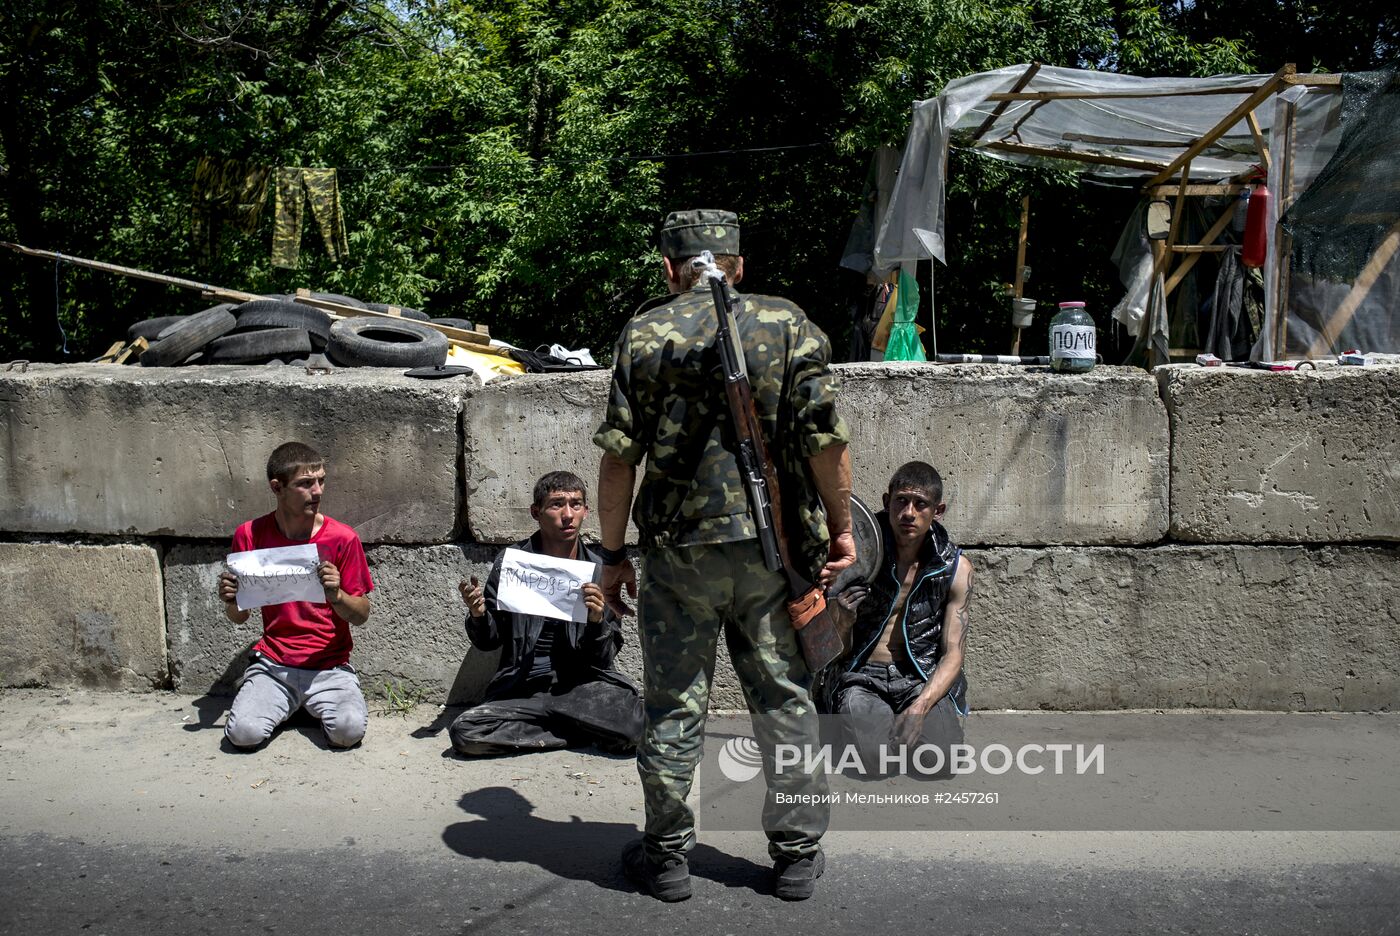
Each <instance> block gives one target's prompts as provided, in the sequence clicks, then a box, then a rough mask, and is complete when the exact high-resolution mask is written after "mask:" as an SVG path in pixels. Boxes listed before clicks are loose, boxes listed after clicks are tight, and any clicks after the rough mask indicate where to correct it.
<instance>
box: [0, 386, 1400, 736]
mask: <svg viewBox="0 0 1400 936" xmlns="http://www.w3.org/2000/svg"><path fill="white" fill-rule="evenodd" d="M838 372H839V373H840V376H841V377H842V380H843V390H842V398H841V399H842V402H841V407H842V411H843V413H844V415H845V416H846V418H847V420H848V421H849V422H850V424H851V428H852V433H853V435H854V444H853V446H852V453H853V461H854V464H855V470H856V491H857V493H859V494H861V495H862V496H864V497H865V498H866V499H867V500H868V501H870V502H871V503H878V501H879V495H880V493H881V491H882V489H883V487H884V484H885V482H886V480H887V479H888V476H889V474H890V473H891V472H892V471H893V470H894V468H895V467H897V465H898V464H900V463H901V462H903V461H905V460H908V459H910V458H924V459H926V460H930V461H932V462H933V464H935V465H936V466H937V467H939V468H940V470H941V471H942V472H943V474H944V478H945V481H946V484H947V489H948V499H949V502H950V509H949V515H948V518H947V524H948V526H949V528H950V530H951V531H952V532H953V534H954V536H955V538H956V539H958V540H959V541H960V542H962V543H964V544H965V545H968V546H972V547H974V548H972V549H971V550H970V551H969V556H970V558H971V560H972V561H973V562H975V563H976V564H977V567H978V578H977V585H976V597H975V598H974V603H973V631H972V635H971V637H970V639H969V663H968V670H969V678H970V680H971V682H972V693H971V701H972V704H973V706H974V707H975V708H1000V707H1014V708H1036V707H1048V708H1065V709H1093V708H1122V707H1129V708H1135V707H1149V708H1156V707H1183V706H1185V707H1190V706H1211V707H1216V706H1219V707H1236V708H1262V709H1282V710H1326V709H1345V710H1352V709H1378V708H1390V707H1393V705H1394V704H1395V699H1396V697H1397V690H1400V675H1397V668H1400V660H1397V659H1396V658H1395V654H1394V651H1393V648H1394V647H1395V646H1396V644H1397V641H1400V618H1397V616H1396V613H1395V612H1394V610H1392V609H1394V608H1396V607H1400V547H1388V546H1380V545H1375V542H1376V541H1379V540H1394V539H1400V506H1397V505H1400V495H1397V494H1396V493H1395V491H1397V490H1400V485H1397V484H1396V483H1395V482H1396V481H1397V480H1400V471H1397V469H1396V468H1395V467H1394V465H1393V464H1392V462H1396V458H1395V455H1396V453H1397V452H1398V451H1400V418H1397V416H1396V413H1395V409H1394V406H1393V402H1394V400H1395V399H1396V398H1400V393H1397V390H1400V387H1397V381H1400V368H1364V369H1363V368H1356V369H1345V370H1342V369H1333V370H1331V371H1326V372H1316V373H1304V374H1283V375H1279V374H1267V373H1256V372H1249V371H1235V370H1229V371H1225V372H1221V371H1214V370H1211V371H1206V370H1199V369H1193V368H1186V369H1183V368H1166V369H1162V370H1160V371H1159V372H1158V374H1157V377H1156V379H1155V380H1154V378H1153V377H1152V376H1149V375H1146V374H1142V373H1140V372H1137V371H1130V370H1124V369H1119V368H1096V369H1095V371H1093V372H1092V373H1091V374H1089V375H1085V376H1082V377H1071V376H1064V375H1049V374H1045V373H1043V372H1034V371H1031V372H1027V371H1026V370H1025V369H1020V370H1018V369H1013V368H1004V367H1003V368H998V367H979V366H959V367H931V366H926V365H925V366H917V365H903V364H883V365H842V366H839V367H838ZM607 382H608V374H607V373H606V372H601V371H600V372H595V373H583V374H573V375H552V376H527V377H522V378H517V379H512V380H507V381H501V382H499V383H492V384H491V385H489V386H488V387H485V388H475V389H466V388H468V387H469V384H468V382H467V381H464V380H457V381H447V382H439V383H433V382H419V381H414V380H412V379H409V378H404V377H402V376H401V375H399V374H396V373H394V372H385V371H355V372H351V371H340V372H336V373H335V374H334V375H332V376H330V377H309V376H307V375H305V374H304V373H302V372H300V371H295V370H293V369H290V368H288V369H285V370H277V369H266V370H263V369H257V368H203V369H197V370H196V369H189V370H167V371H151V370H147V371H143V370H141V369H139V368H121V367H111V366H107V365H77V366H72V365H70V366H62V367H60V366H40V367H35V368H33V369H32V370H31V371H30V372H28V373H23V374H22V373H17V372H11V373H6V374H3V375H0V531H6V532H17V533H20V534H40V535H49V534H52V533H57V532H64V531H73V535H70V536H68V537H65V539H68V540H80V539H81V538H82V537H90V536H93V535H99V534H113V533H119V532H125V533H130V532H133V531H135V532H139V533H142V534H148V535H159V536H161V537H165V538H164V539H161V540H158V541H154V542H142V543H113V544H109V545H89V544H86V543H83V542H38V541H33V542H30V541H25V542H10V543H3V544H0V628H4V631H3V633H0V638H3V639H0V684H8V685H16V684H49V685H80V684H81V685H100V686H106V687H111V688H152V687H160V686H165V685H169V684H173V685H174V686H175V688H177V689H178V690H179V691H181V692H187V693H195V694H207V693H211V692H212V693H226V692H228V691H230V690H231V688H232V685H233V683H234V681H235V680H236V679H237V677H238V675H239V674H240V673H241V671H242V667H243V663H244V660H243V651H245V650H246V648H247V647H248V646H249V645H250V644H251V643H252V642H253V640H254V639H255V638H256V636H257V634H258V633H259V632H260V624H259V622H258V620H257V618H256V617H255V618H254V619H253V620H252V621H251V622H250V623H249V624H248V625H245V626H244V627H241V628H235V627H233V626H232V625H230V624H229V623H228V622H227V620H226V619H225V618H224V617H223V615H222V612H221V609H220V607H219V604H218V602H217V599H216V597H215V593H214V582H215V578H216V576H217V574H218V569H219V567H220V565H221V563H222V559H223V556H224V554H225V553H226V551H227V548H228V546H227V544H228V538H229V535H230V534H231V532H232V529H233V527H234V525H236V524H237V523H238V522H239V521H241V520H243V519H246V518H248V517H251V516H255V515H257V514H261V513H264V512H266V511H267V510H269V509H271V506H272V498H271V495H270V493H269V492H268V491H267V489H266V482H265V480H264V475H263V467H262V466H263V463H264V461H265V459H266V456H267V454H268V452H269V451H270V449H271V448H272V446H273V445H275V444H276V443H278V442H280V441H283V440H285V439H286V438H292V437H299V438H302V439H304V440H306V441H308V442H310V443H312V444H314V445H317V446H318V447H320V448H322V449H323V450H324V451H325V452H326V453H327V454H328V455H329V456H330V457H331V459H332V462H331V470H330V477H331V483H330V493H329V495H328V498H327V508H328V510H329V512H330V513H331V514H332V515H333V516H336V517H338V518H339V519H342V520H345V521H347V522H350V523H351V524H352V525H355V526H356V527H357V528H358V530H359V531H360V534H361V536H362V538H363V539H364V540H365V541H366V544H367V547H368V554H369V557H370V562H371V568H372V571H373V574H374V576H375V579H376V582H377V583H378V588H377V589H376V592H375V595H374V598H373V605H374V613H373V615H372V617H371V619H370V622H369V624H368V625H367V626H366V627H365V628H363V629H362V630H361V631H360V632H359V633H358V634H357V636H356V641H357V646H356V651H355V655H354V658H353V659H354V662H355V664H356V666H357V667H359V669H360V671H361V674H362V677H363V682H364V684H365V688H366V690H367V691H368V692H370V694H372V695H373V694H374V693H375V692H377V691H381V690H382V687H383V685H384V684H385V683H388V684H389V685H391V686H393V687H394V688H395V690H396V691H402V692H405V693H407V694H410V695H412V694H415V693H417V694H421V695H422V696H423V697H424V698H425V699H427V700H430V701H437V702H442V701H451V702H466V701H472V700H474V699H475V698H478V697H479V696H480V693H481V691H482V689H484V686H485V683H486V680H487V679H488V678H489V676H490V674H491V673H492V672H493V671H494V667H495V662H496V659H495V658H496V655H495V654H494V653H491V654H481V653H477V652H476V651H474V650H471V649H470V648H469V646H468V643H467V641H466V638H465V635H464V634H463V633H462V628H461V618H462V610H461V607H460V602H459V601H458V599H457V597H456V594H455V584H456V582H457V580H458V579H459V578H460V577H462V576H465V575H470V574H477V575H478V576H479V577H484V576H485V574H486V570H487V569H488V567H489V565H490V562H491V560H492V559H493V558H494V556H495V554H496V552H497V550H498V549H499V545H493V544H499V543H506V542H511V541H513V540H515V539H518V538H520V537H522V536H524V535H526V534H527V533H529V532H530V531H531V530H532V529H533V522H532V521H530V519H529V512H528V501H529V496H530V488H531V486H532V485H533V483H534V481H535V479H536V478H537V477H538V476H539V475H541V474H543V473H544V472H546V471H549V470H553V469H556V468H569V469H572V470H574V471H575V472H577V473H578V474H580V475H581V476H582V477H583V478H584V479H585V481H586V482H587V483H588V484H589V486H590V487H592V486H593V485H594V483H595V482H596V466H597V459H598V452H597V449H596V448H594V447H593V446H592V443H591V436H592V433H593V430H594V428H595V427H596V425H597V423H598V421H599V420H600V419H601V416H602V410H603V401H604V396H605V393H606V388H607ZM1159 382H1160V383H1159ZM1159 390H1160V393H1161V397H1158V396H1157V393H1158V391H1159ZM1163 399H1165V401H1166V402H1165V404H1164V403H1163V402H1162V400H1163ZM1169 413H1170V423H1169V422H1168V414H1169ZM459 417H460V419H461V423H462V430H461V431H460V432H459V429H458V420H459ZM1168 427H1170V432H1171V445H1170V446H1168V444H1167V439H1168V434H1167V433H1168ZM459 440H460V444H461V449H460V458H461V460H460V465H459V448H458V446H459ZM1168 461H1170V466H1171V502H1170V511H1168V501H1167V497H1168V490H1167V480H1168V475H1167V466H1168ZM459 471H460V476H461V482H460V483H461V486H462V488H463V490H464V491H465V497H459V494H458V490H459V480H458V475H459ZM459 508H461V509H459ZM462 518H465V525H466V526H469V528H470V532H471V534H472V535H473V536H474V537H476V538H477V539H478V540H480V541H481V542H482V545H466V544H461V543H457V542H453V538H454V536H456V535H458V534H459V533H460V532H461V530H462V529H463V525H464V520H463V519H462ZM1168 518H1170V535H1171V537H1173V538H1175V539H1177V540H1184V541H1187V542H1194V541H1196V540H1202V541H1205V540H1210V541H1213V542H1203V543H1202V544H1201V545H1172V544H1170V543H1163V542H1162V540H1161V538H1162V536H1163V533H1164V531H1166V530H1167V529H1168ZM596 529H597V527H596V524H592V523H590V524H589V525H587V526H586V527H585V530H586V531H589V532H593V531H596ZM11 538H12V539H24V536H20V537H11ZM1261 541H1274V542H1273V544H1267V543H1266V544H1265V545H1253V544H1254V543H1259V542H1261ZM1294 541H1297V542H1298V543H1299V545H1291V543H1293V542H1294ZM1358 541H1364V542H1365V543H1367V544H1359V543H1358ZM1053 544H1063V545H1053ZM1350 544H1356V545H1350ZM1125 546H1130V547H1134V548H1124V547H1125ZM977 547H981V548H977ZM158 556H159V557H160V562H159V563H158V562H157V557H158ZM162 599H163V600H162ZM167 631H168V635H169V651H168V658H167V652H166V644H165V641H166V633H167ZM626 634H627V643H626V646H625V648H624V650H623V653H622V655H621V657H620V667H621V668H622V669H623V670H624V672H628V673H629V674H631V675H632V676H634V677H640V654H639V651H638V646H637V641H636V634H635V623H634V622H633V621H632V620H629V621H628V624H627V632H626ZM720 656H721V662H720V665H719V667H718V668H717V671H716V674H715V687H714V691H713V696H712V705H713V706H714V707H715V708H717V709H737V708H742V707H743V700H742V697H741V694H740V692H739V689H738V686H737V683H736V681H735V679H734V675H733V671H732V668H731V667H730V666H729V664H728V662H727V658H725V656H724V653H723V647H722V645H721V650H720Z"/></svg>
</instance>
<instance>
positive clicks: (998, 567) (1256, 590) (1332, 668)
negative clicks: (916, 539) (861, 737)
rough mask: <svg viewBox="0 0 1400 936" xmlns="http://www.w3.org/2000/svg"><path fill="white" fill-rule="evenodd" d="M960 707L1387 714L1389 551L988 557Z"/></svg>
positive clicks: (1398, 661) (977, 559) (1394, 597)
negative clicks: (967, 704)
mask: <svg viewBox="0 0 1400 936" xmlns="http://www.w3.org/2000/svg"><path fill="white" fill-rule="evenodd" d="M968 555H969V557H970V558H971V560H972V562H973V563H974V567H975V569H976V575H975V581H976V584H975V589H974V592H975V594H974V598H973V601H972V609H971V634H970V636H969V637H968V648H969V649H968V664H967V670H968V679H969V682H970V684H971V686H970V689H969V691H968V698H969V701H970V703H971V705H972V706H973V707H974V708H1020V709H1024V708H1050V709H1115V708H1194V707H1210V708H1243V709H1268V710H1282V711H1326V710H1334V709H1335V710H1341V711H1365V710H1372V709H1385V710H1389V709H1393V708H1394V706H1395V704H1396V701H1397V699H1400V655H1397V654H1396V653H1395V647H1396V645H1397V644H1398V643H1400V616H1397V613H1396V610H1395V609H1396V608H1400V549H1397V548H1392V547H1366V546H1331V547H1325V548H1321V549H1317V548H1308V547H1303V546H1199V547H1189V546H1166V547H1159V548H1155V549H1113V548H1079V549H989V550H975V551H970V552H969V554H968Z"/></svg>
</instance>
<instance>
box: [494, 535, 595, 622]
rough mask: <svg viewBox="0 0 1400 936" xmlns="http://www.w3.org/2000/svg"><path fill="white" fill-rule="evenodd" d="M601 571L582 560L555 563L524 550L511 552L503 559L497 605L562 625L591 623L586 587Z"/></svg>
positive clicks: (563, 560) (564, 560)
mask: <svg viewBox="0 0 1400 936" xmlns="http://www.w3.org/2000/svg"><path fill="white" fill-rule="evenodd" d="M597 569H598V567H597V566H595V565H594V564H593V563H591V562H584V561H581V560H578V559H555V558H554V557H552V556H541V555H539V554H538V553H531V552H526V551H525V550H523V549H507V550H506V551H505V555H504V556H502V557H501V579H500V582H499V583H498V584H497V586H496V603H497V605H498V606H499V607H500V609H501V610H502V611H514V612H516V613H518V614H536V615H539V616H540V617H548V618H555V619H557V620H561V621H586V620H588V606H587V605H585V604H584V603H583V584H584V583H585V582H591V581H593V578H594V575H595V574H596V572H597Z"/></svg>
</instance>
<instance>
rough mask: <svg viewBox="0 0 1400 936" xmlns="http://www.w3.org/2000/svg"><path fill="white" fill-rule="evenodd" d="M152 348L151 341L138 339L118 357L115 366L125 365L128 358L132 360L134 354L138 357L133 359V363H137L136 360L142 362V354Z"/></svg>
mask: <svg viewBox="0 0 1400 936" xmlns="http://www.w3.org/2000/svg"><path fill="white" fill-rule="evenodd" d="M150 346H151V343H150V342H149V341H147V340H146V339H145V338H137V339H136V340H135V341H133V342H132V343H131V344H129V345H127V346H126V347H125V348H124V349H123V350H122V353H121V354H118V355H117V359H116V361H114V362H113V363H115V364H125V363H126V360H127V358H131V356H132V355H133V354H134V355H136V357H134V358H132V360H133V361H135V360H140V358H141V355H142V353H144V352H145V350H146V349H147V348H149V347H150Z"/></svg>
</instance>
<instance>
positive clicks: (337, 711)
mask: <svg viewBox="0 0 1400 936" xmlns="http://www.w3.org/2000/svg"><path fill="white" fill-rule="evenodd" d="M267 483H268V486H269V487H271V488H272V494H273V496H274V497H275V498H276V499H277V509H276V510H274V511H273V512H272V513H270V514H267V515H266V516H262V517H258V518H257V519H256V520H249V521H248V522H246V523H244V524H243V525H242V526H240V527H239V528H238V530H237V532H235V533H234V534H233V551H234V552H246V551H248V550H252V549H271V548H274V547H281V546H302V545H306V544H307V543H312V544H315V546H316V549H317V551H318V552H319V553H320V557H321V564H320V566H319V567H318V568H317V574H318V575H319V576H320V579H321V587H322V588H324V589H325V593H326V600H325V601H323V602H322V601H315V602H312V601H289V602H285V603H283V604H274V605H265V606H263V608H262V619H263V636H262V639H261V640H259V641H258V642H257V643H256V644H254V645H253V651H252V655H253V660H252V662H251V663H250V664H249V665H248V669H247V670H246V671H245V672H244V674H243V681H242V683H241V685H240V687H239V690H238V695H237V696H236V697H235V698H234V700H233V710H232V711H231V712H229V716H228V722H227V723H226V724H225V725H224V735H225V737H227V738H228V740H229V742H230V743H231V744H233V745H234V746H235V747H240V748H252V747H257V746H258V745H259V744H262V743H263V742H264V741H266V740H267V739H268V737H269V736H270V735H271V734H272V732H273V729H275V728H276V727H277V726H278V725H280V724H282V723H283V722H284V721H286V720H287V719H288V718H289V717H291V715H292V713H293V712H295V711H297V710H298V709H300V708H301V707H302V706H305V707H306V710H307V711H308V712H310V713H311V714H312V715H314V716H316V718H318V719H320V721H321V725H322V727H323V728H325V730H326V738H327V739H328V740H329V741H330V743H331V744H332V745H333V746H335V747H339V748H348V747H353V746H354V745H356V744H358V743H359V741H360V739H361V738H363V737H364V736H365V727H366V725H367V723H368V719H369V714H368V711H367V709H366V707H365V697H364V694H363V693H362V692H361V691H360V679H359V677H358V676H356V675H355V670H354V669H353V668H352V667H351V666H350V648H351V644H352V641H351V639H350V627H351V626H352V625H354V626H356V627H358V626H359V625H361V624H363V623H364V622H365V621H366V620H367V619H368V618H369V598H367V597H366V595H368V593H369V592H370V590H371V589H373V588H374V583H373V582H372V581H371V580H370V577H369V565H368V563H366V562H365V550H364V546H362V545H361V543H360V538H359V536H357V535H356V534H355V531H354V530H352V529H351V528H350V527H348V526H346V525H345V524H343V523H341V522H339V521H338V520H333V519H331V518H330V517H328V516H326V515H325V514H323V513H321V497H322V495H323V494H324V493H325V489H326V466H325V459H323V458H322V457H321V455H320V454H319V453H318V452H317V451H316V450H315V449H313V448H311V447H310V446H308V445H303V444H301V443H300V442H287V443H285V444H283V445H279V446H278V447H277V448H276V449H275V450H273V452H272V455H271V457H269V458H268V460H267ZM219 598H220V599H222V600H223V602H224V614H225V615H227V616H228V619H229V620H230V621H232V622H234V623H235V624H242V623H243V622H244V621H246V620H248V615H249V614H251V613H252V612H250V611H246V610H244V611H240V610H239V609H238V604H237V598H238V577H237V576H235V575H234V574H233V573H232V572H227V571H226V572H224V573H223V574H222V575H220V576H219Z"/></svg>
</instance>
